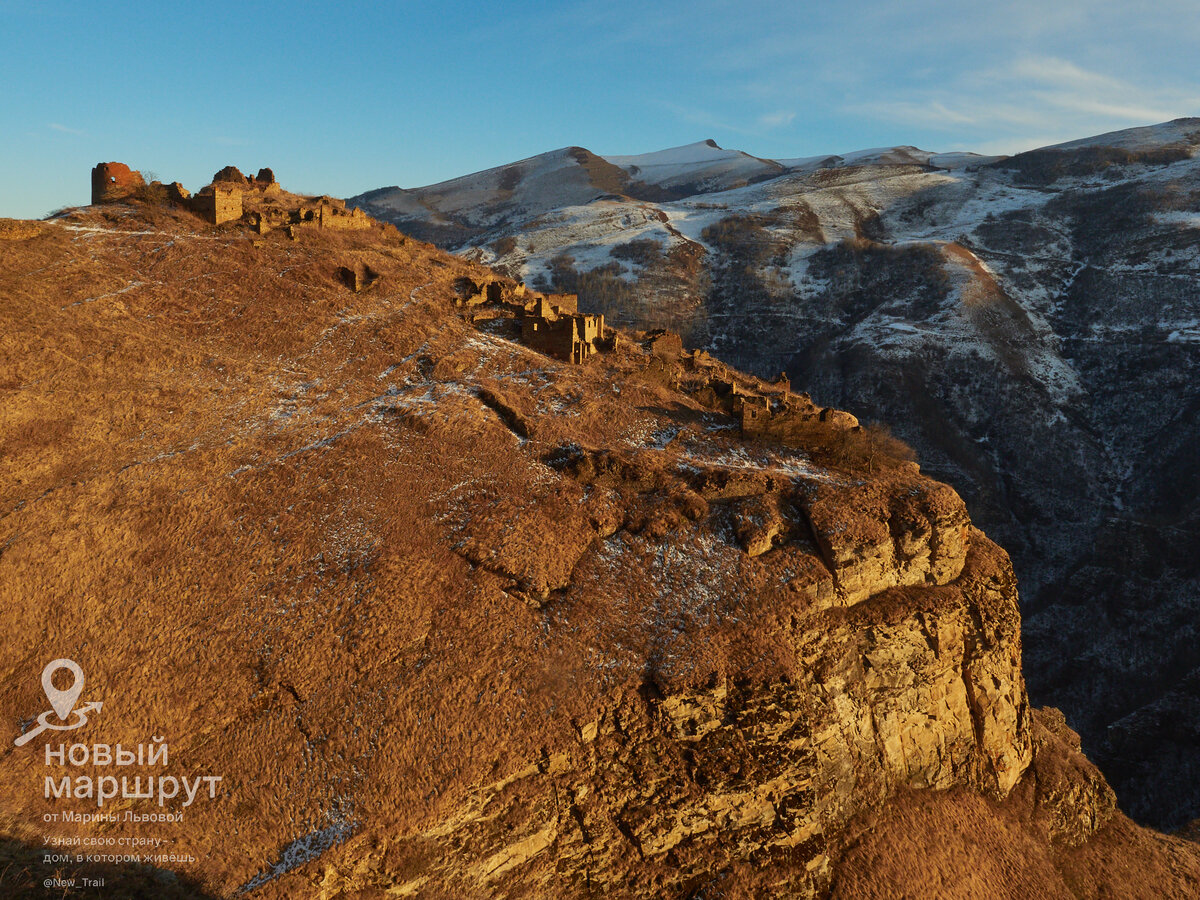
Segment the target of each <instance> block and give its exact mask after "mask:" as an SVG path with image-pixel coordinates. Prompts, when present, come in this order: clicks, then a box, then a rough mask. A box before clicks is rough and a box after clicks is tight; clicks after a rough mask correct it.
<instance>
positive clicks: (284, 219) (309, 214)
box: [92, 162, 388, 237]
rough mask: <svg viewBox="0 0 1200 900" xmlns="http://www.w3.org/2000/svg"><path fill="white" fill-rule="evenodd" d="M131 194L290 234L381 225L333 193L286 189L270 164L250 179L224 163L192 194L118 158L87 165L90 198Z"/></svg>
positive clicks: (218, 221)
mask: <svg viewBox="0 0 1200 900" xmlns="http://www.w3.org/2000/svg"><path fill="white" fill-rule="evenodd" d="M130 199H140V200H146V201H158V202H161V203H166V204H168V205H170V206H174V207H180V208H183V209H188V210H191V211H192V212H194V213H195V214H196V215H198V216H200V217H201V218H202V219H204V220H205V221H206V222H208V223H209V224H211V225H223V224H225V223H226V222H239V221H240V222H243V223H244V224H246V225H249V226H250V227H251V228H252V229H254V230H255V231H256V232H258V233H259V234H265V233H266V232H268V231H270V230H271V229H273V228H282V229H286V230H287V231H288V234H289V236H293V237H294V236H295V231H296V229H300V228H306V227H307V228H336V229H342V230H365V229H368V228H385V227H388V226H384V225H382V224H381V223H379V222H377V221H375V220H374V219H372V218H371V217H370V216H368V215H367V214H366V213H364V212H363V211H362V210H361V209H358V208H354V209H347V208H346V201H344V200H338V199H337V198H335V197H328V196H321V197H306V196H302V195H300V194H292V193H289V192H288V191H285V190H284V189H283V188H282V187H280V186H279V182H277V181H276V180H275V173H274V172H272V171H271V170H270V169H259V170H258V174H257V175H255V176H254V177H253V178H252V177H250V176H249V175H243V174H242V173H241V172H240V171H239V170H238V169H237V168H236V167H234V166H226V167H225V168H223V169H221V171H219V172H217V174H216V175H214V176H213V179H212V183H211V184H208V185H206V186H205V187H203V188H201V189H200V190H199V191H197V192H196V193H195V194H191V193H189V192H188V190H187V188H185V187H184V186H183V185H181V184H180V183H179V182H178V181H176V182H172V183H171V184H169V185H164V184H162V183H161V182H159V181H151V182H150V183H149V184H147V183H146V181H145V179H144V178H143V177H142V173H141V172H138V171H136V170H134V169H130V168H129V166H127V165H125V164H124V163H119V162H106V163H98V164H97V165H96V167H95V168H94V169H92V203H93V204H99V203H118V202H122V201H126V200H130Z"/></svg>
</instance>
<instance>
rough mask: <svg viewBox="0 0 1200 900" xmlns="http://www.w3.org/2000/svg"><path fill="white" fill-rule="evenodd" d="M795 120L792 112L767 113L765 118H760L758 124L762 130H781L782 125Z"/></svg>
mask: <svg viewBox="0 0 1200 900" xmlns="http://www.w3.org/2000/svg"><path fill="white" fill-rule="evenodd" d="M795 118H796V114H795V113H794V112H783V111H780V112H774V113H768V114H767V115H765V116H760V117H759V119H758V124H759V125H762V126H763V127H764V128H781V127H783V126H784V125H790V124H792V120H793V119H795Z"/></svg>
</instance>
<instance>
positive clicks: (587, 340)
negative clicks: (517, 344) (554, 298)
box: [521, 297, 604, 364]
mask: <svg viewBox="0 0 1200 900" xmlns="http://www.w3.org/2000/svg"><path fill="white" fill-rule="evenodd" d="M603 339H604V316H592V315H587V314H586V313H576V312H566V311H563V310H562V309H561V307H557V306H551V305H550V303H549V301H548V300H547V299H546V298H545V297H540V298H539V299H538V301H537V302H536V305H535V308H534V309H533V310H532V311H528V312H525V313H524V314H523V315H522V316H521V343H523V344H525V346H527V347H530V348H531V349H533V350H538V351H540V352H541V353H545V354H548V355H549V356H554V357H557V358H558V359H562V360H565V361H567V362H571V363H575V364H580V363H583V362H586V361H587V360H588V359H590V358H591V357H592V356H593V355H594V354H596V353H599V352H600V342H601V341H602V340H603Z"/></svg>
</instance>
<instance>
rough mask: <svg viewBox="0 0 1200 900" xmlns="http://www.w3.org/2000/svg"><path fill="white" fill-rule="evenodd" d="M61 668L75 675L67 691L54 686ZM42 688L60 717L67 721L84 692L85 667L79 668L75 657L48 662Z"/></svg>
mask: <svg viewBox="0 0 1200 900" xmlns="http://www.w3.org/2000/svg"><path fill="white" fill-rule="evenodd" d="M59 669H66V670H67V671H69V672H70V673H71V674H72V675H74V676H75V680H74V681H73V682H72V683H71V686H70V687H69V688H67V689H66V690H65V691H60V690H59V689H58V688H56V687H55V686H54V681H53V679H54V673H55V672H57V671H58V670H59ZM42 690H44V691H45V692H46V699H48V700H49V701H50V705H51V706H53V707H54V711H55V712H56V713H58V717H59V718H60V719H62V720H63V721H64V722H65V721H66V720H67V717H68V716H69V715H71V710H73V709H74V708H75V701H76V700H78V699H79V695H80V694H82V693H83V669H81V668H79V665H78V664H77V663H76V662H75V660H73V659H56V660H54V661H53V662H50V663H47V664H46V668H44V669H42Z"/></svg>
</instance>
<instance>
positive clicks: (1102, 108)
mask: <svg viewBox="0 0 1200 900" xmlns="http://www.w3.org/2000/svg"><path fill="white" fill-rule="evenodd" d="M853 111H856V112H860V113H865V114H868V115H871V116H875V117H878V118H881V119H885V120H888V121H892V122H896V123H898V124H901V125H906V126H910V127H921V128H931V129H936V130H940V131H944V132H947V133H949V134H954V135H955V136H956V137H959V138H962V137H967V136H969V135H970V134H971V133H973V132H974V133H978V134H979V135H980V138H981V143H980V144H979V147H980V148H981V149H980V152H988V151H992V152H994V151H995V149H996V148H998V147H1004V148H1006V149H1008V150H1009V152H1011V148H1020V149H1029V147H1031V146H1042V145H1044V143H1053V142H1056V141H1061V140H1068V139H1070V138H1073V137H1082V136H1085V135H1088V134H1095V133H1098V132H1101V131H1107V130H1112V129H1114V128H1125V127H1131V126H1135V125H1149V124H1153V123H1156V122H1163V121H1167V120H1169V119H1174V118H1178V117H1181V116H1186V115H1195V114H1197V113H1198V112H1200V84H1182V85H1181V84H1152V85H1145V84H1138V83H1135V82H1134V81H1132V80H1128V79H1124V78H1120V77H1117V76H1116V75H1113V74H1109V73H1106V72H1098V71H1095V70H1092V69H1088V68H1085V67H1083V66H1081V65H1079V64H1078V63H1076V62H1074V61H1072V60H1069V59H1064V58H1062V57H1057V56H1021V57H1018V58H1015V59H1013V60H1011V61H1010V62H1009V63H1007V64H1006V65H1002V66H994V67H991V68H988V69H983V70H980V71H973V72H965V73H962V74H960V75H958V76H956V77H953V78H951V79H949V80H948V81H947V83H945V84H944V85H940V86H938V87H935V88H925V89H921V90H912V89H910V90H909V91H908V93H907V95H905V96H898V97H895V98H892V99H884V98H881V99H878V100H873V101H871V102H869V103H864V104H858V105H856V106H855V107H853ZM1047 137H1049V140H1047ZM1039 141H1042V142H1044V143H1038V142H1039Z"/></svg>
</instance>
